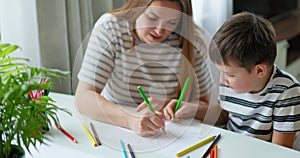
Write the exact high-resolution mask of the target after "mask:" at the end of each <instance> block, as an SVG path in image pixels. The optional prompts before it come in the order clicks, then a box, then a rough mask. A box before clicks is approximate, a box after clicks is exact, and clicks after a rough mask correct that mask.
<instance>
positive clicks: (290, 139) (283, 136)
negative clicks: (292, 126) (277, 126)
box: [272, 131, 296, 148]
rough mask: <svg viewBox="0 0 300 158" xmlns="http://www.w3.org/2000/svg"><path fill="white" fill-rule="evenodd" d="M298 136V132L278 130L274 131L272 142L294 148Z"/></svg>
mask: <svg viewBox="0 0 300 158" xmlns="http://www.w3.org/2000/svg"><path fill="white" fill-rule="evenodd" d="M295 138H296V132H278V131H273V136H272V143H274V144H278V145H282V146H285V147H288V148H293V146H294V142H295Z"/></svg>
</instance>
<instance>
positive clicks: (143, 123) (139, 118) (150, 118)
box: [128, 109, 165, 136]
mask: <svg viewBox="0 0 300 158" xmlns="http://www.w3.org/2000/svg"><path fill="white" fill-rule="evenodd" d="M163 117H164V115H163V113H161V112H156V115H155V114H153V113H152V112H151V111H150V110H149V109H148V110H147V109H145V110H142V111H140V112H137V113H135V115H134V116H132V117H130V119H129V120H128V122H129V123H128V124H129V128H130V129H131V130H133V131H134V132H136V133H137V134H139V135H141V136H149V135H154V134H156V133H157V132H159V131H160V129H161V128H165V124H164V122H163Z"/></svg>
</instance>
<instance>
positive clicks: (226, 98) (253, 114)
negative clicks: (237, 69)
mask: <svg viewBox="0 0 300 158" xmlns="http://www.w3.org/2000/svg"><path fill="white" fill-rule="evenodd" d="M219 99H220V105H221V106H222V108H223V109H224V110H226V111H228V112H229V121H228V123H227V128H228V129H229V130H232V131H235V132H237V133H241V134H244V135H249V136H252V137H256V138H259V139H263V140H267V141H270V140H271V139H272V132H273V130H275V131H279V132H296V131H299V130H300V85H299V82H298V81H297V80H296V79H295V78H294V77H293V76H291V75H290V74H288V73H287V72H284V71H282V70H280V69H279V68H278V67H276V66H275V68H274V71H273V74H272V76H271V79H270V81H269V82H268V84H267V85H266V86H265V88H264V89H263V90H262V91H260V92H258V93H255V94H250V93H243V94H236V93H234V91H233V90H232V89H231V88H229V87H228V86H225V85H220V98H219Z"/></svg>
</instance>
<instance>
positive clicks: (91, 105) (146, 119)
mask: <svg viewBox="0 0 300 158" xmlns="http://www.w3.org/2000/svg"><path fill="white" fill-rule="evenodd" d="M100 92H101V90H100V89H96V88H95V87H94V86H92V85H90V84H87V83H85V82H82V81H79V83H78V86H77V90H76V93H75V104H76V107H77V109H78V111H79V112H80V113H82V114H84V115H86V116H88V117H90V118H93V119H95V120H99V121H103V122H108V123H111V124H114V125H118V126H122V127H125V128H129V129H131V130H133V131H135V132H136V133H138V134H140V135H142V136H146V135H149V134H153V133H155V132H157V131H158V130H159V129H160V128H163V127H164V124H163V122H162V117H163V116H162V114H159V115H153V114H152V113H150V112H148V113H147V112H139V113H138V112H135V111H134V110H126V109H125V108H121V107H119V105H116V104H113V103H111V102H110V101H108V100H107V99H105V98H104V97H103V96H101V95H100Z"/></svg>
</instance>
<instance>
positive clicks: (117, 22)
mask: <svg viewBox="0 0 300 158" xmlns="http://www.w3.org/2000/svg"><path fill="white" fill-rule="evenodd" d="M99 25H102V26H122V27H128V25H129V23H128V21H127V20H125V19H124V18H119V17H117V16H115V15H113V14H110V13H104V14H103V15H102V16H100V17H99V19H98V20H97V21H96V23H95V27H97V26H99Z"/></svg>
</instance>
